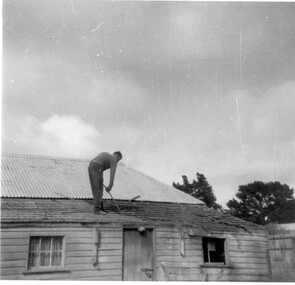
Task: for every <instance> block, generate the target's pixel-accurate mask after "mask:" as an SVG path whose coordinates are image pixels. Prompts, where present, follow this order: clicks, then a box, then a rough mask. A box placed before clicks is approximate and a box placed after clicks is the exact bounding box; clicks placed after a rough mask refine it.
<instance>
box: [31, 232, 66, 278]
mask: <svg viewBox="0 0 295 285" xmlns="http://www.w3.org/2000/svg"><path fill="white" fill-rule="evenodd" d="M34 237H39V238H40V239H42V238H53V237H61V238H62V257H61V265H59V266H40V265H39V266H38V267H35V268H30V267H29V259H30V241H31V238H34ZM65 249H66V235H65V234H63V233H50V234H49V233H34V234H30V235H28V240H27V260H26V273H30V272H56V271H64V267H65V255H66V250H65ZM39 254H40V252H39Z"/></svg>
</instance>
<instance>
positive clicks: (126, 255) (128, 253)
mask: <svg viewBox="0 0 295 285" xmlns="http://www.w3.org/2000/svg"><path fill="white" fill-rule="evenodd" d="M123 239H124V240H123V241H124V250H123V280H124V281H153V279H154V267H153V230H152V229H145V230H144V231H143V232H139V231H138V230H137V229H124V234H123Z"/></svg>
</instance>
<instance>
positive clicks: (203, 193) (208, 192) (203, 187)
mask: <svg viewBox="0 0 295 285" xmlns="http://www.w3.org/2000/svg"><path fill="white" fill-rule="evenodd" d="M182 180H183V184H182V185H181V184H179V183H177V184H176V183H175V182H173V184H172V185H173V187H174V188H176V189H179V190H181V191H183V192H185V193H187V194H189V195H191V196H193V197H195V198H197V199H200V200H201V201H203V202H204V203H205V204H206V205H207V206H208V207H209V208H213V209H221V208H222V207H221V206H220V205H219V204H217V203H216V197H215V195H214V193H213V189H212V186H211V185H210V184H209V183H208V181H207V179H206V177H205V175H204V174H201V173H198V172H197V181H196V180H193V182H192V183H189V182H188V179H187V177H186V175H183V176H182Z"/></svg>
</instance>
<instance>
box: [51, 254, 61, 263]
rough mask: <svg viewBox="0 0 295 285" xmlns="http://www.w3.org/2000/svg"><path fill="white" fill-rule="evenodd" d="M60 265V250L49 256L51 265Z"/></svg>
mask: <svg viewBox="0 0 295 285" xmlns="http://www.w3.org/2000/svg"><path fill="white" fill-rule="evenodd" d="M60 265H61V252H53V253H52V258H51V266H60Z"/></svg>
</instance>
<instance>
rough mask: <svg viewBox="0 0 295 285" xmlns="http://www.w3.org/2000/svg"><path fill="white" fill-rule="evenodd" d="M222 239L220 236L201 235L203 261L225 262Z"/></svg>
mask: <svg viewBox="0 0 295 285" xmlns="http://www.w3.org/2000/svg"><path fill="white" fill-rule="evenodd" d="M224 241H225V239H221V238H207V237H203V240H202V244H203V253H204V262H205V263H223V264H225V252H224Z"/></svg>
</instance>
